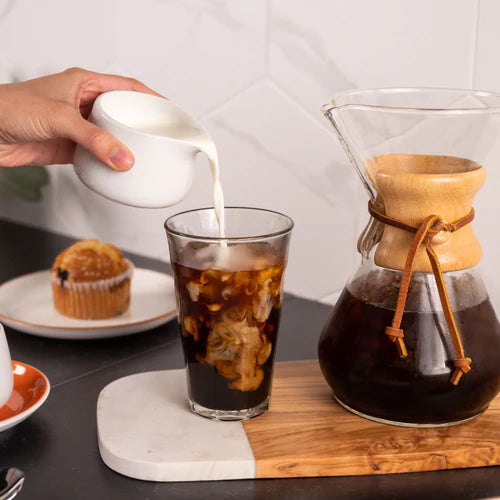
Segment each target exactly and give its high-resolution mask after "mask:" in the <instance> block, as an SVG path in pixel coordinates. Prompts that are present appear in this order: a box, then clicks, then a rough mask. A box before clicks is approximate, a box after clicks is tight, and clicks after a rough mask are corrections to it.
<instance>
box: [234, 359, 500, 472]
mask: <svg viewBox="0 0 500 500" xmlns="http://www.w3.org/2000/svg"><path fill="white" fill-rule="evenodd" d="M244 426H245V430H246V433H247V436H248V439H249V441H250V445H251V447H252V451H253V453H254V456H255V460H256V477H258V478H271V477H273V478H277V477H305V476H346V475H364V474H390V473H397V472H418V471H429V470H441V469H458V468H464V467H483V466H487V465H498V464H500V396H497V398H496V399H495V400H494V401H493V402H492V404H491V405H490V408H489V410H488V411H487V412H486V413H484V414H483V415H482V416H480V417H478V418H477V419H475V420H473V421H471V422H469V423H467V424H462V425H459V426H454V427H444V428H436V429H410V428H404V427H396V426H390V425H384V424H378V423H376V422H372V421H370V420H366V419H364V418H361V417H357V416H355V415H353V414H351V413H350V412H348V411H346V410H344V409H343V408H341V407H340V406H339V405H338V404H337V403H336V402H335V401H334V400H333V399H332V396H331V392H330V389H329V387H328V385H327V383H326V382H325V381H324V379H323V377H322V375H321V371H320V368H319V365H318V362H317V361H292V362H285V363H277V365H276V369H275V378H274V385H273V394H272V397H271V408H270V411H269V412H268V413H267V414H265V415H262V416H260V417H258V418H256V419H253V420H249V421H246V422H244Z"/></svg>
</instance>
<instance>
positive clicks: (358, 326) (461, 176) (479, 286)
mask: <svg viewBox="0 0 500 500" xmlns="http://www.w3.org/2000/svg"><path fill="white" fill-rule="evenodd" d="M323 112H324V114H325V116H326V117H327V118H328V119H329V120H330V122H331V123H332V125H333V127H334V129H335V131H336V133H337V135H338V137H339V139H340V141H341V143H342V145H343V147H344V149H345V151H346V153H347V155H348V157H349V159H350V161H351V163H352V165H353V166H354V168H355V170H356V171H357V173H358V174H359V177H360V178H361V181H362V183H363V185H364V186H365V188H366V190H367V191H368V194H369V211H370V214H371V218H370V220H369V222H368V225H367V227H366V228H365V230H364V231H363V232H362V234H361V236H360V238H359V241H358V251H359V253H360V254H361V265H360V267H359V268H358V269H357V270H356V272H355V273H354V275H353V276H352V277H351V279H350V280H349V281H348V283H347V284H346V286H345V288H344V290H343V292H342V294H341V296H340V298H339V300H338V302H337V304H336V306H335V308H334V310H333V311H332V314H331V316H330V318H329V320H328V322H327V324H326V325H325V327H324V329H323V332H322V334H321V337H320V341H319V347H318V355H319V361H320V365H321V369H322V372H323V375H324V377H325V379H326V380H327V382H328V383H329V385H330V386H331V388H332V391H333V395H334V397H335V398H336V400H337V401H338V402H339V403H340V404H341V405H342V406H344V407H345V408H347V409H348V410H350V411H352V412H354V413H356V414H358V415H361V416H363V417H366V418H369V419H372V420H376V421H381V422H385V423H391V424H396V425H404V426H419V427H420V426H429V427H434V426H444V425H453V424H458V423H462V422H466V421H468V420H470V419H472V418H474V417H476V416H478V415H480V414H481V413H482V412H483V411H485V410H486V408H487V407H488V404H489V403H490V401H491V400H492V399H493V398H494V397H495V396H496V394H497V393H498V391H499V389H500V326H499V323H498V319H497V316H496V314H495V311H494V308H493V305H492V302H491V300H490V298H489V296H488V292H487V290H486V288H485V286H484V284H483V281H482V279H481V276H480V274H479V272H478V268H477V265H478V264H479V261H480V259H481V255H482V252H481V247H480V245H479V242H478V240H477V238H476V237H475V235H474V233H473V229H472V228H473V223H472V219H473V217H474V211H473V199H474V196H475V195H476V193H477V192H478V191H479V189H480V188H481V186H482V184H483V183H484V181H485V177H486V170H487V169H488V168H494V167H497V165H495V164H494V162H497V161H498V160H500V154H499V153H500V148H499V146H498V144H497V143H498V142H499V137H500V96H497V95H494V94H490V93H484V92H474V91H468V90H451V89H382V90H370V91H349V92H343V93H341V94H338V95H337V96H335V98H334V100H333V103H332V104H331V105H326V106H324V108H323Z"/></svg>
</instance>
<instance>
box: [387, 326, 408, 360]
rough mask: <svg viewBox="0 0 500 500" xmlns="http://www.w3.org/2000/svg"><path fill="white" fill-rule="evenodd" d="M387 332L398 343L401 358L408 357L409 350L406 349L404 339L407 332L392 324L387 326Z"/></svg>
mask: <svg viewBox="0 0 500 500" xmlns="http://www.w3.org/2000/svg"><path fill="white" fill-rule="evenodd" d="M385 334H386V335H388V336H389V338H390V339H391V341H392V342H395V343H396V347H397V348H398V354H399V357H400V358H406V357H407V356H408V351H407V350H406V346H405V342H404V340H403V338H404V336H405V334H404V332H403V330H401V328H393V327H392V326H386V327H385Z"/></svg>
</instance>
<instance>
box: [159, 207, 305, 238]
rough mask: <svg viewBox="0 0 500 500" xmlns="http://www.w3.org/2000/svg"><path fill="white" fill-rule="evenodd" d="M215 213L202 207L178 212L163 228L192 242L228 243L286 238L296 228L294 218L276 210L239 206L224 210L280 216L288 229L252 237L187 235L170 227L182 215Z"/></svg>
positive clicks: (168, 219)
mask: <svg viewBox="0 0 500 500" xmlns="http://www.w3.org/2000/svg"><path fill="white" fill-rule="evenodd" d="M208 210H210V211H212V212H213V211H214V207H202V208H193V209H191V210H184V211H182V212H178V213H176V214H174V215H171V216H170V217H168V218H167V220H166V221H165V222H164V224H163V227H164V228H165V230H166V231H167V233H169V234H173V235H175V236H182V237H183V238H189V239H192V240H202V241H228V242H238V241H241V242H249V241H258V240H263V239H268V238H276V237H277V236H284V235H285V234H288V233H289V232H290V231H291V230H292V229H293V228H294V226H295V223H294V222H293V220H292V218H291V217H289V216H288V215H285V214H283V213H281V212H278V211H276V210H270V209H268V208H257V207H238V206H230V207H224V210H248V211H250V210H251V211H255V212H263V213H269V214H275V215H279V216H280V217H282V218H283V219H285V220H286V222H287V227H285V228H284V229H281V230H279V231H273V232H271V233H265V234H256V235H252V236H224V237H220V236H201V235H197V234H189V233H185V232H183V231H179V230H177V229H173V228H172V227H169V223H170V222H171V221H172V220H173V219H174V218H176V217H179V216H181V215H186V214H190V213H194V212H204V211H208Z"/></svg>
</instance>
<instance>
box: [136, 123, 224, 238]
mask: <svg viewBox="0 0 500 500" xmlns="http://www.w3.org/2000/svg"><path fill="white" fill-rule="evenodd" d="M141 130H143V131H144V132H148V133H153V134H159V135H165V136H167V137H172V138H173V139H178V140H180V141H183V142H186V143H188V144H191V145H193V146H194V147H195V148H197V149H199V150H200V151H201V152H203V153H205V154H206V155H207V158H208V163H209V165H210V170H211V171H212V178H213V193H212V196H213V200H214V210H215V216H216V217H217V222H218V224H219V237H220V238H225V236H226V233H225V221H224V193H223V191H222V185H221V183H220V170H219V158H218V156H217V148H216V147H215V144H214V141H213V140H212V138H211V137H210V136H209V135H208V134H207V133H206V132H204V131H203V130H201V129H198V128H194V127H186V126H184V125H175V124H172V125H165V124H146V125H144V126H142V127H141ZM221 244H222V246H226V243H225V242H222V243H221Z"/></svg>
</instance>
